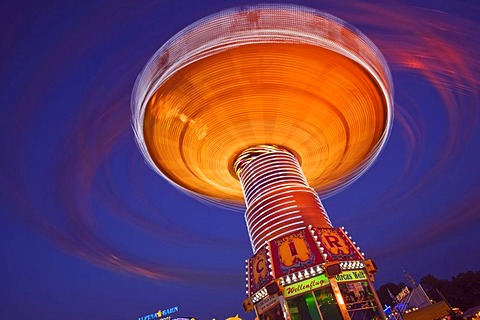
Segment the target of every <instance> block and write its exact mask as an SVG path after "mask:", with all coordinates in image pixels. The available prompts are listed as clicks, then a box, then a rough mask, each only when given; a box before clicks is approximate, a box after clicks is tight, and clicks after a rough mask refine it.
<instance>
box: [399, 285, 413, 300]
mask: <svg viewBox="0 0 480 320" xmlns="http://www.w3.org/2000/svg"><path fill="white" fill-rule="evenodd" d="M409 293H410V290H409V289H408V288H407V287H405V288H403V289H402V291H400V292H399V293H398V294H397V296H396V298H397V301H401V300H402V299H403V298H405V297H406V296H408V294H409Z"/></svg>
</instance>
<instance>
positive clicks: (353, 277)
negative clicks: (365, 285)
mask: <svg viewBox="0 0 480 320" xmlns="http://www.w3.org/2000/svg"><path fill="white" fill-rule="evenodd" d="M335 280H337V282H348V281H361V280H367V275H366V274H365V272H363V270H353V271H343V272H342V273H340V274H339V275H336V276H335Z"/></svg>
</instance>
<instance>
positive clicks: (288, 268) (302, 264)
mask: <svg viewBox="0 0 480 320" xmlns="http://www.w3.org/2000/svg"><path fill="white" fill-rule="evenodd" d="M269 246H270V256H271V258H272V264H273V270H274V273H275V278H279V277H282V276H285V275H287V274H291V273H294V272H297V271H300V270H304V269H306V268H308V267H310V266H314V265H317V264H321V263H323V262H325V261H324V260H323V258H322V255H321V253H320V251H319V249H318V247H317V245H316V244H315V241H314V240H313V238H312V237H311V235H310V234H309V232H308V231H307V230H306V229H303V230H300V231H297V232H294V233H291V234H289V235H286V236H283V237H280V238H277V239H275V240H272V241H270V242H269Z"/></svg>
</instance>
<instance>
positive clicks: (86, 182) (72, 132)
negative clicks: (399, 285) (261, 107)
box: [0, 0, 480, 319]
mask: <svg viewBox="0 0 480 320" xmlns="http://www.w3.org/2000/svg"><path fill="white" fill-rule="evenodd" d="M281 2H283V1H281ZM290 2H291V1H290ZM254 3H255V2H253V1H240V0H238V1H210V0H205V1H185V0H178V1H86V2H83V1H82V2H65V1H48V2H43V1H7V2H4V3H3V4H2V10H0V24H1V26H2V35H1V36H0V37H1V38H2V41H1V42H0V46H1V47H2V50H1V51H0V57H1V60H0V61H1V62H0V72H1V75H2V76H1V77H0V81H1V88H2V89H1V90H2V92H1V95H0V101H1V109H0V112H1V119H2V126H1V128H0V130H1V135H0V147H1V150H2V155H1V158H0V159H1V167H0V170H1V171H0V179H1V180H0V190H1V194H0V237H1V242H0V243H1V245H0V247H1V251H0V252H1V259H2V264H1V266H0V272H1V274H2V285H1V286H0V300H1V301H2V302H1V303H0V318H2V319H14V318H17V317H18V318H22V317H27V316H35V318H36V319H65V318H67V319H137V318H138V317H141V316H143V315H147V314H150V313H153V312H156V311H158V310H159V309H166V308H169V307H174V306H179V310H180V311H179V313H178V315H183V316H196V317H198V318H199V319H211V318H213V317H216V318H217V319H224V318H226V317H227V316H233V315H235V314H237V313H239V314H240V315H241V316H242V317H245V318H246V319H251V318H252V316H251V315H245V316H244V314H243V309H242V306H241V302H242V300H243V299H244V298H245V291H244V288H245V278H244V275H245V265H244V264H245V259H246V258H249V257H250V256H251V254H252V252H251V248H250V244H249V241H248V236H247V231H246V227H245V223H244V219H243V212H241V211H238V212H236V211H229V210H226V209H223V208H218V207H212V206H209V205H206V204H204V203H201V202H198V201H197V200H195V199H192V198H190V197H188V196H186V195H184V194H182V193H180V192H179V191H178V190H177V189H175V188H173V187H172V186H171V185H169V184H168V183H167V182H166V181H164V180H163V179H162V178H161V177H159V176H157V175H156V174H155V173H154V172H153V171H152V170H150V169H149V168H148V167H147V166H146V165H145V163H144V161H143V159H142V157H141V154H140V152H139V151H138V150H137V147H136V145H135V142H134V137H133V133H132V130H131V127H130V95H131V91H132V88H133V84H134V81H135V79H136V77H137V75H138V74H139V73H140V71H141V70H142V67H143V65H144V64H145V63H146V62H147V60H148V59H149V57H150V56H151V55H152V54H153V53H154V52H155V51H156V50H157V49H158V48H159V47H160V46H161V45H162V44H163V43H164V42H165V41H167V40H168V39H169V38H170V37H171V36H173V35H174V34H175V33H176V32H178V31H180V30H181V29H182V28H184V27H186V26H187V25H189V24H190V23H192V22H194V21H196V20H197V19H199V18H202V17H204V16H206V15H208V14H212V13H215V12H217V11H220V10H222V9H226V8H229V7H233V6H239V5H245V4H254ZM292 3H293V2H292ZM295 3H296V4H300V5H306V6H310V7H314V8H317V9H319V10H324V11H326V12H329V13H331V14H333V15H336V16H338V17H340V18H342V19H344V20H346V21H348V22H349V23H351V24H352V25H354V26H356V27H357V28H359V29H360V30H362V31H363V32H364V33H365V34H366V35H367V36H368V37H369V38H370V39H371V40H372V41H373V42H374V43H375V44H376V45H377V46H378V47H379V48H380V50H381V51H382V52H383V54H384V55H385V57H386V59H387V61H388V63H389V65H390V68H391V71H392V75H393V81H394V87H395V122H394V126H393V129H392V132H391V136H390V139H389V141H388V143H387V145H386V147H385V149H384V151H383V152H382V153H381V155H380V157H379V158H378V160H377V161H376V163H375V164H374V165H373V166H372V168H371V169H370V170H369V171H367V172H366V173H365V174H364V175H363V176H362V177H361V178H360V179H359V180H358V181H356V182H355V183H353V184H352V185H350V186H349V187H347V188H346V189H345V190H343V191H342V192H340V193H339V194H337V195H334V196H332V197H330V198H328V199H324V200H323V201H324V204H325V207H326V209H327V212H328V213H329V215H330V218H331V219H332V222H333V223H334V225H335V226H344V227H345V228H346V229H347V230H348V231H349V233H350V234H351V235H352V237H353V239H354V240H355V241H356V242H357V243H358V244H359V245H360V247H361V248H362V250H363V251H364V252H365V253H366V254H367V256H368V257H369V258H372V259H373V260H375V261H376V262H377V264H378V266H379V273H378V274H377V276H376V282H375V284H376V286H377V287H378V286H379V285H381V284H382V283H385V282H390V281H392V282H399V281H405V279H404V278H403V275H402V270H403V269H405V270H407V271H408V272H409V273H410V274H411V275H412V276H413V277H414V278H416V280H419V279H420V277H422V276H423V275H426V274H428V273H432V274H433V275H435V276H437V277H439V278H449V277H451V276H454V275H455V274H457V273H459V272H462V271H467V270H478V269H479V268H480V257H479V255H478V248H477V243H478V242H479V241H480V233H479V232H478V229H479V227H480V219H479V215H480V197H479V196H478V195H479V194H480V185H479V183H478V181H480V164H479V162H480V154H479V152H480V148H479V147H478V143H479V141H480V126H479V120H480V109H479V101H480V99H479V97H480V95H479V93H480V83H479V79H478V74H479V72H480V49H479V47H478V43H475V40H472V39H479V38H480V28H479V25H478V22H476V21H478V20H479V19H478V18H479V14H480V5H479V4H478V3H475V2H468V3H463V2H460V1H442V2H439V1H419V2H415V1H409V2H408V4H406V3H405V2H402V3H399V2H389V1H372V2H355V1H353V2H352V1H345V2H343V1H298V2H295Z"/></svg>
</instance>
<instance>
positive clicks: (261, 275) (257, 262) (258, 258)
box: [252, 251, 268, 285]
mask: <svg viewBox="0 0 480 320" xmlns="http://www.w3.org/2000/svg"><path fill="white" fill-rule="evenodd" d="M252 266H253V268H252V273H253V279H252V281H253V284H255V285H257V284H258V283H259V282H260V281H262V280H263V279H265V278H266V277H267V275H268V269H267V268H268V267H267V255H266V254H265V252H263V251H260V252H259V253H258V254H257V255H255V256H254V257H253V260H252Z"/></svg>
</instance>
